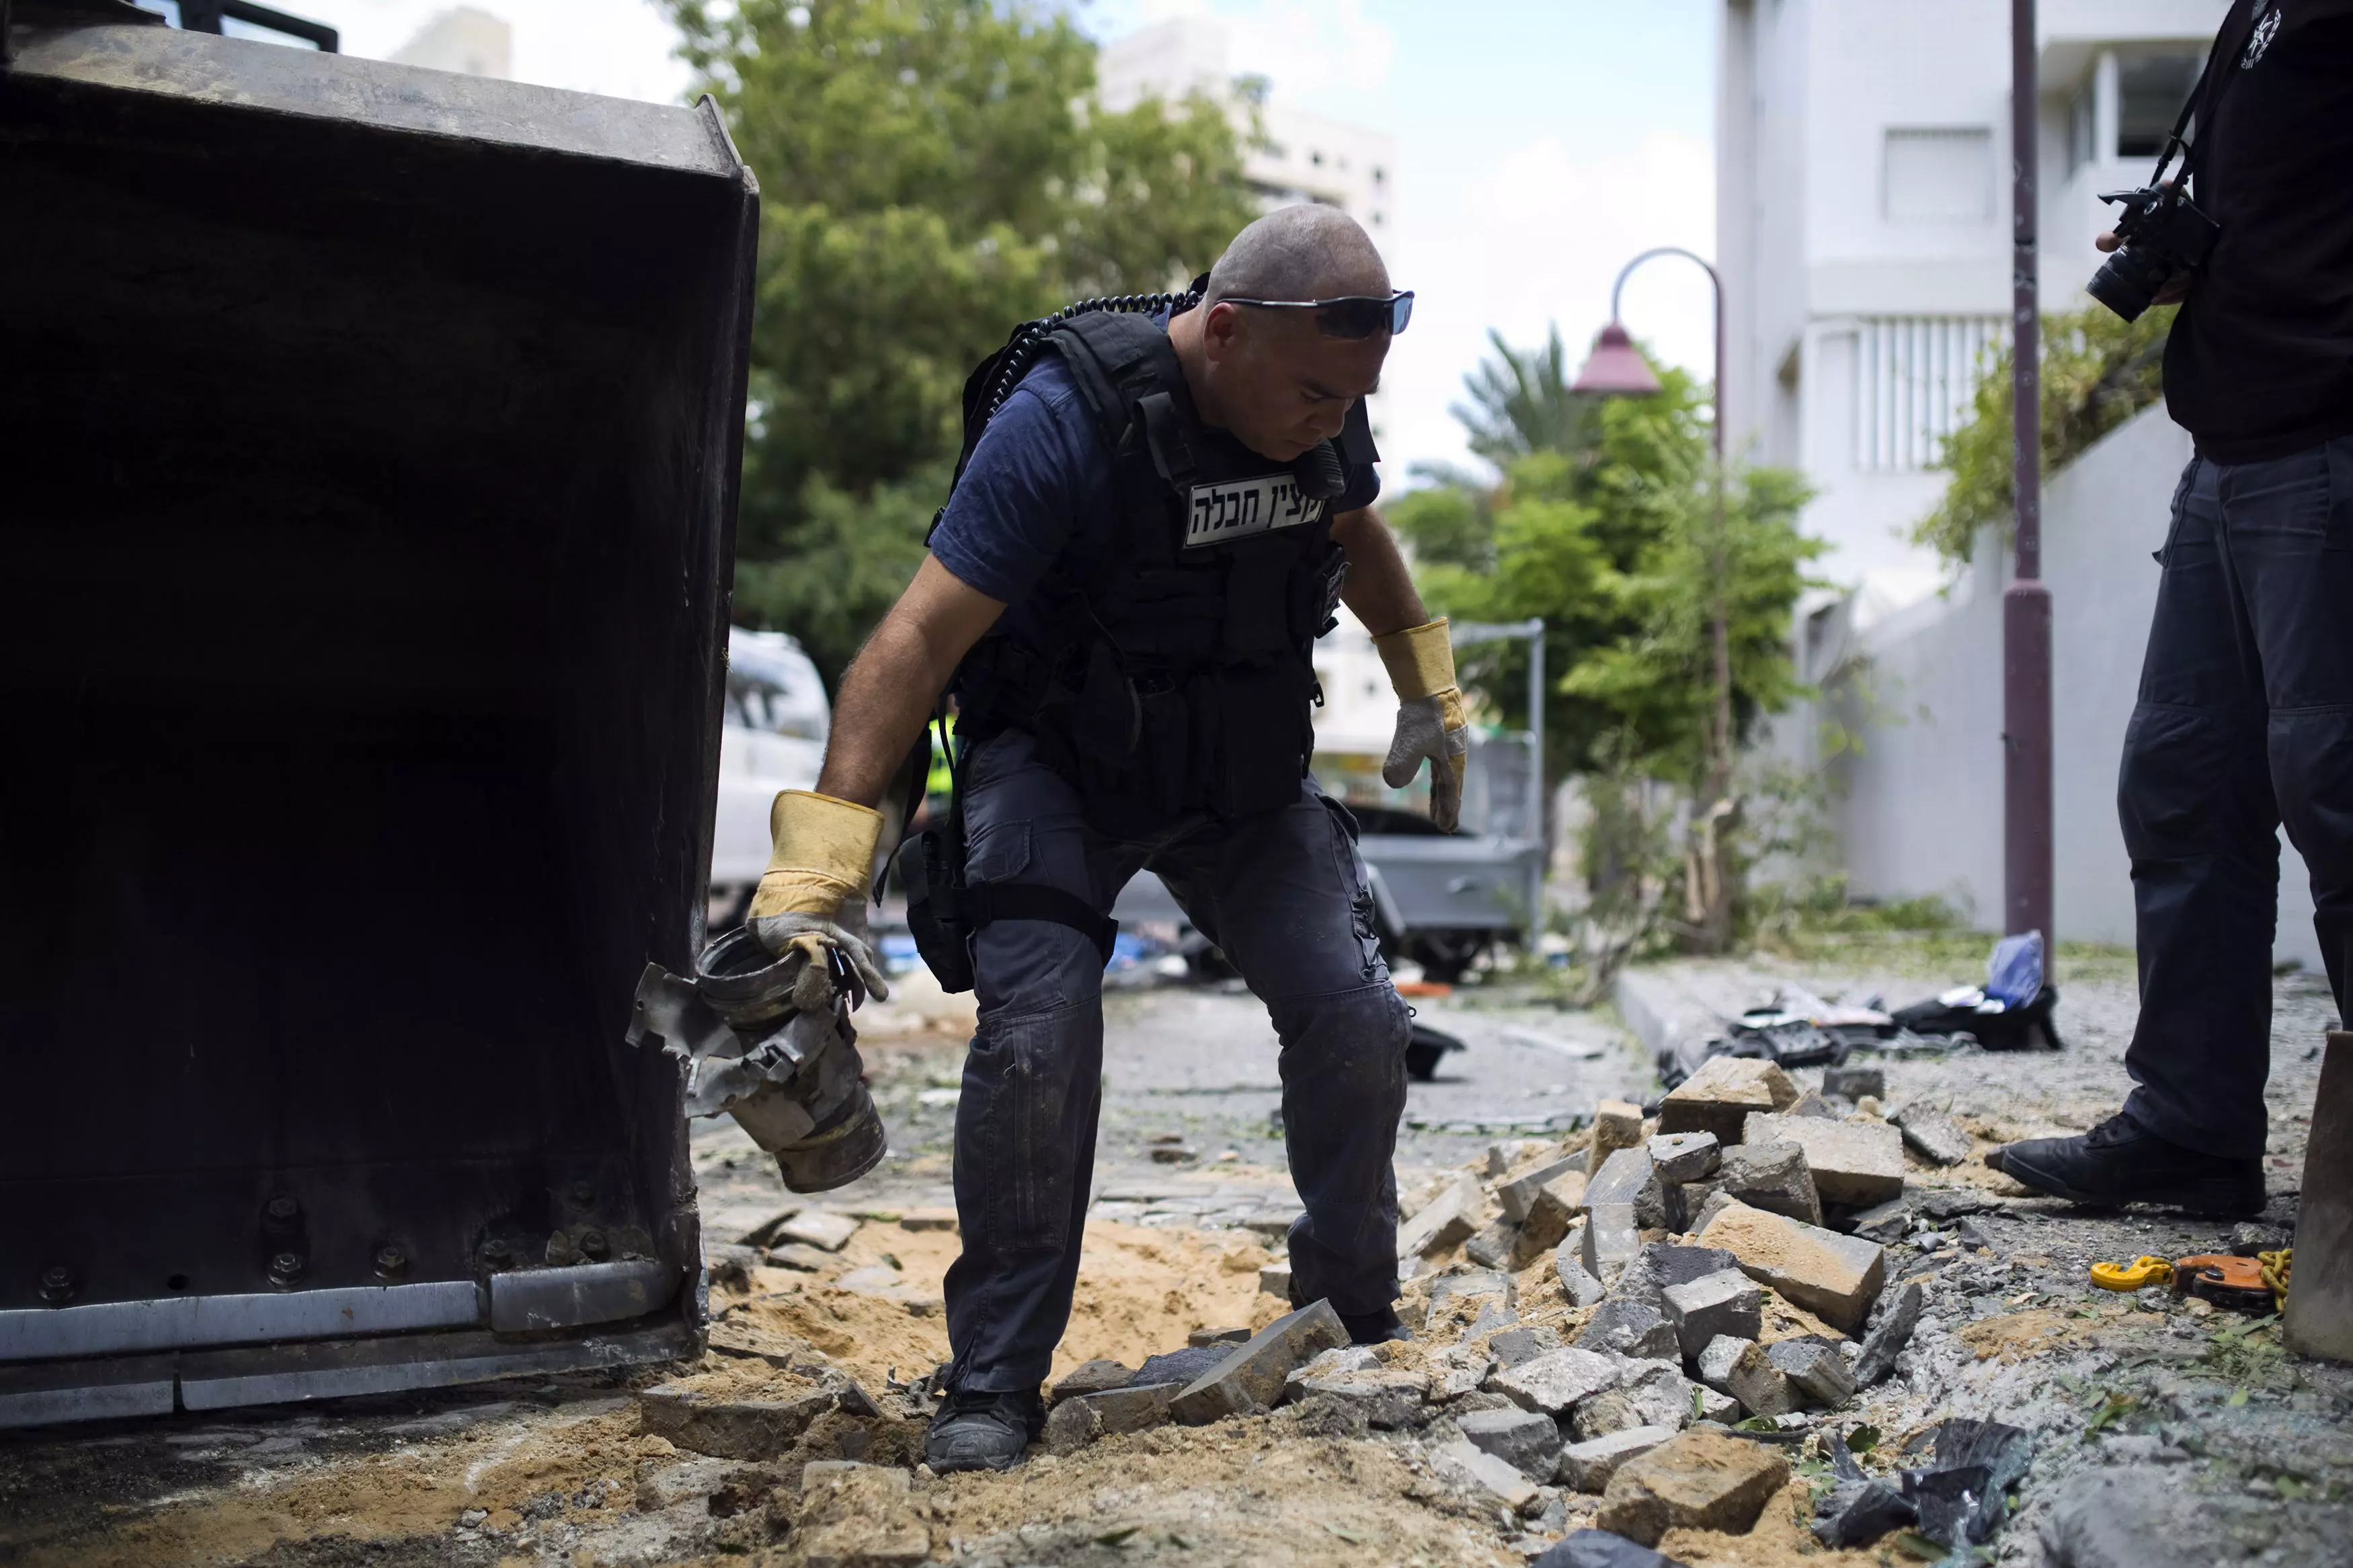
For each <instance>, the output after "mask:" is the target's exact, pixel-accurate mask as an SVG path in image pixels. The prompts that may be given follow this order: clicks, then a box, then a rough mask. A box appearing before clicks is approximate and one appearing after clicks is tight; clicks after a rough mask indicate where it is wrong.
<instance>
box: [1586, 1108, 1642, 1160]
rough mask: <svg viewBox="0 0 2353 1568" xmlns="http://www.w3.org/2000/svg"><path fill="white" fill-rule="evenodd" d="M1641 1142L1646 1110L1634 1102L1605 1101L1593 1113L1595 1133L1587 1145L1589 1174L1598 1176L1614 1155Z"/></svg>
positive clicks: (1593, 1132)
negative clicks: (1604, 1164)
mask: <svg viewBox="0 0 2353 1568" xmlns="http://www.w3.org/2000/svg"><path fill="white" fill-rule="evenodd" d="M1641 1142H1642V1108H1641V1106H1639V1105H1636V1104H1635V1103H1633V1102H1632V1101H1631V1100H1603V1101H1602V1102H1601V1103H1600V1104H1599V1106H1597V1107H1595V1108H1594V1111H1593V1130H1592V1132H1591V1134H1590V1136H1589V1137H1588V1139H1587V1142H1586V1155H1585V1169H1586V1171H1587V1172H1588V1173H1598V1172H1599V1170H1600V1169H1601V1167H1602V1165H1603V1163H1605V1162H1607V1161H1608V1160H1609V1156H1610V1155H1612V1154H1615V1153H1616V1152H1618V1151H1619V1150H1620V1149H1631V1148H1633V1147H1634V1146H1635V1145H1637V1144H1639V1143H1641Z"/></svg>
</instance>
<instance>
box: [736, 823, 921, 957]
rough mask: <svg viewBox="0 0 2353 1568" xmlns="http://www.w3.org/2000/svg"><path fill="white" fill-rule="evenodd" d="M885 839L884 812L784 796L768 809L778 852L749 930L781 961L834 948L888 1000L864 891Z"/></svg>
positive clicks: (762, 885) (764, 877)
mask: <svg viewBox="0 0 2353 1568" xmlns="http://www.w3.org/2000/svg"><path fill="white" fill-rule="evenodd" d="M881 834H882V814H881V812H879V811H875V810H872V809H871V808H870V807H867V806H863V805H856V804H855V803H853V802H850V801H846V800H836V799H835V798H834V797H833V796H831V795H818V794H817V793H815V792H814V791H811V790H805V789H788V790H784V791H781V792H780V793H779V794H778V795H777V796H776V804H775V805H772V806H770V807H769V808H768V836H769V838H770V840H771V841H772V842H773V843H774V844H775V846H776V849H775V851H774V853H772V854H771V855H770V856H769V857H768V868H767V869H766V870H765V871H763V872H762V873H760V886H759V888H758V889H756V890H755V891H754V893H753V894H752V912H751V915H750V917H749V919H748V920H746V921H745V922H744V923H745V924H747V925H749V926H750V927H751V928H752V934H753V935H754V937H756V938H758V939H759V942H760V945H761V946H763V947H765V948H766V949H767V950H768V951H769V952H773V953H775V954H776V956H777V957H779V958H782V957H783V956H784V955H785V954H786V952H787V951H789V950H790V949H792V948H796V947H797V948H800V949H801V950H802V951H803V952H807V953H808V955H809V957H810V958H811V959H812V960H816V959H820V958H822V957H823V954H822V953H821V952H818V951H816V950H817V949H818V948H826V947H830V948H833V949H835V950H836V951H838V952H839V953H840V954H841V955H842V956H843V957H844V958H846V959H848V960H849V964H850V967H851V968H852V969H855V970H856V971H857V972H858V978H859V980H860V982H861V983H863V984H864V985H865V987H866V989H867V990H868V991H869V992H871V994H874V995H876V996H880V997H882V998H884V999H886V1000H887V999H888V998H889V997H890V994H891V983H890V981H889V980H887V979H885V978H884V977H883V973H882V965H881V963H880V962H878V961H877V960H876V958H875V956H874V938H873V936H872V934H871V932H870V931H868V930H867V925H866V891H867V889H868V888H870V887H871V886H872V884H873V880H874V846H875V842H876V840H878V839H879V838H880V837H881Z"/></svg>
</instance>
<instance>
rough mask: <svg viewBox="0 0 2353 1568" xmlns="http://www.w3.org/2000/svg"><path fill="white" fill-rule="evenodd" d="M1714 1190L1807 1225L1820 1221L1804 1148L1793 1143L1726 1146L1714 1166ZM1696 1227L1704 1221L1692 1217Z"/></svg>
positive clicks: (1818, 1201) (1818, 1200)
mask: <svg viewBox="0 0 2353 1568" xmlns="http://www.w3.org/2000/svg"><path fill="white" fill-rule="evenodd" d="M1715 1184H1716V1190H1717V1191H1718V1192H1720V1193H1722V1194H1725V1196H1727V1197H1730V1198H1734V1199H1736V1200H1738V1201H1739V1202H1741V1203H1744V1204H1746V1205H1748V1206H1749V1207H1750V1208H1757V1209H1763V1210H1765V1211H1766V1212H1767V1214H1785V1215H1788V1216H1789V1217H1790V1218H1791V1219H1797V1220H1803V1221H1805V1222H1806V1223H1807V1224H1808V1225H1820V1224H1821V1223H1822V1200H1821V1194H1820V1189H1818V1188H1817V1187H1816V1186H1815V1185H1814V1173H1813V1172H1812V1171H1811V1170H1810V1169H1809V1168H1808V1167H1807V1164H1806V1152H1805V1151H1804V1150H1803V1149H1800V1148H1799V1146H1798V1145H1797V1144H1795V1143H1755V1144H1746V1145H1743V1146H1741V1147H1739V1148H1734V1149H1726V1150H1725V1152H1724V1163H1722V1164H1721V1165H1719V1166H1718V1167H1717V1168H1716V1173H1715ZM1692 1223H1693V1225H1694V1227H1696V1226H1699V1225H1702V1224H1704V1223H1705V1222H1704V1220H1701V1219H1698V1218H1696V1217H1694V1220H1693V1222H1692Z"/></svg>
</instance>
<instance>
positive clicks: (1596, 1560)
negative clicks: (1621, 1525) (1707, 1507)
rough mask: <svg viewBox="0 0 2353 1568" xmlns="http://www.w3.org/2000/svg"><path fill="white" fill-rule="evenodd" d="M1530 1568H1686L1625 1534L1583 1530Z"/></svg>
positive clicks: (1568, 1538) (1562, 1542)
mask: <svg viewBox="0 0 2353 1568" xmlns="http://www.w3.org/2000/svg"><path fill="white" fill-rule="evenodd" d="M1528 1568H1683V1563H1680V1562H1678V1561H1676V1560H1675V1559H1674V1558H1672V1557H1662V1556H1661V1555H1660V1554H1659V1553H1657V1552H1653V1551H1651V1549H1650V1548H1649V1547H1647V1546H1638V1545H1636V1544H1635V1543H1634V1542H1630V1541H1629V1540H1627V1539H1626V1538H1625V1537H1624V1536H1622V1535H1612V1534H1611V1533H1610V1532H1609V1531H1606V1530H1580V1531H1574V1532H1573V1533H1571V1534H1570V1535H1569V1536H1567V1538H1566V1539H1564V1540H1562V1541H1561V1542H1557V1543H1556V1544H1555V1545H1554V1546H1553V1547H1552V1548H1551V1549H1550V1550H1549V1551H1547V1552H1545V1553H1544V1554H1543V1555H1542V1556H1540V1557H1537V1558H1535V1560H1533V1561H1532V1562H1531V1563H1529V1564H1528Z"/></svg>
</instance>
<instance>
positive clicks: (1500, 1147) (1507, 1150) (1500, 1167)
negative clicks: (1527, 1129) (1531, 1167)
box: [1487, 1138, 1556, 1182]
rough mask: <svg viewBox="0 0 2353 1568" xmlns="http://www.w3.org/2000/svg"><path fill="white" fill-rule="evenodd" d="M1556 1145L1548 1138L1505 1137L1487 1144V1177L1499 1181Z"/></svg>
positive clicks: (1551, 1149) (1492, 1180)
mask: <svg viewBox="0 0 2353 1568" xmlns="http://www.w3.org/2000/svg"><path fill="white" fill-rule="evenodd" d="M1555 1147H1556V1145H1555V1144H1554V1143H1553V1142H1552V1140H1550V1139H1549V1138H1506V1139H1504V1141H1503V1142H1499V1143H1490V1144H1488V1145H1487V1179H1488V1180H1489V1181H1491V1182H1496V1181H1501V1180H1503V1178H1504V1176H1506V1175H1507V1174H1509V1173H1512V1172H1514V1171H1516V1170H1518V1169H1519V1168H1520V1167H1521V1166H1523V1165H1525V1164H1526V1163H1528V1162H1529V1161H1531V1160H1534V1159H1536V1158H1538V1157H1540V1156H1542V1155H1545V1154H1548V1153H1550V1152H1552V1151H1553V1149H1554V1148H1555Z"/></svg>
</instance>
